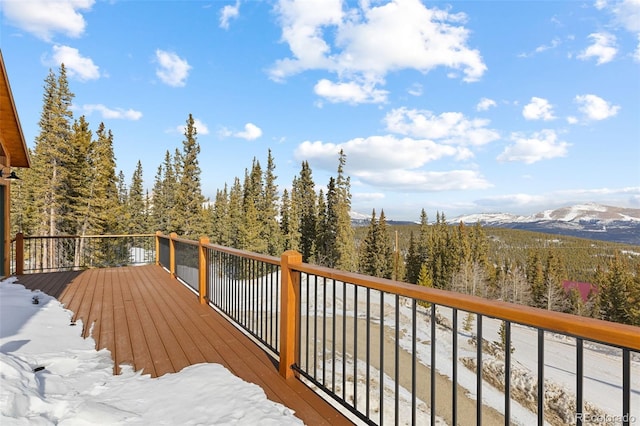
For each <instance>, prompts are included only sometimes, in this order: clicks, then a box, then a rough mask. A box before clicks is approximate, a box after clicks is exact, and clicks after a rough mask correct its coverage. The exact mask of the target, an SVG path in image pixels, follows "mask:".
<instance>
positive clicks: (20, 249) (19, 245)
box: [16, 232, 24, 275]
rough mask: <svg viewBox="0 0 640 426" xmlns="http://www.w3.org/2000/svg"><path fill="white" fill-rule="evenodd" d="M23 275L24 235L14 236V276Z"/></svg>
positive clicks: (20, 233) (19, 233)
mask: <svg viewBox="0 0 640 426" xmlns="http://www.w3.org/2000/svg"><path fill="white" fill-rule="evenodd" d="M22 274H24V234H23V233H22V232H18V233H17V234H16V275H22Z"/></svg>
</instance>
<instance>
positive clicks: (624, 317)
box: [599, 252, 637, 324]
mask: <svg viewBox="0 0 640 426" xmlns="http://www.w3.org/2000/svg"><path fill="white" fill-rule="evenodd" d="M632 285H633V279H632V278H631V276H630V274H629V273H628V272H627V270H626V265H625V263H624V259H623V258H622V256H621V255H620V253H618V252H616V254H615V256H614V258H613V259H612V260H611V263H610V265H609V271H608V272H607V274H606V279H605V281H604V282H603V283H601V286H600V292H599V298H600V304H599V305H600V312H601V318H602V319H604V320H607V321H613V322H619V323H623V324H631V323H632V309H633V308H632V306H630V302H631V297H630V296H631V295H630V292H629V289H630V288H631V287H632ZM636 308H637V307H636Z"/></svg>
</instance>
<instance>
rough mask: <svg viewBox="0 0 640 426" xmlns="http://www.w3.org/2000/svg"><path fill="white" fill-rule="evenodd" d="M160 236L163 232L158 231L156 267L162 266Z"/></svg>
mask: <svg viewBox="0 0 640 426" xmlns="http://www.w3.org/2000/svg"><path fill="white" fill-rule="evenodd" d="M160 235H162V232H160V231H156V265H160Z"/></svg>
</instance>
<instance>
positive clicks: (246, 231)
mask: <svg viewBox="0 0 640 426" xmlns="http://www.w3.org/2000/svg"><path fill="white" fill-rule="evenodd" d="M261 179H262V169H261V167H260V163H259V162H258V161H256V159H255V158H254V159H253V166H252V168H251V173H249V172H248V171H247V170H245V178H244V184H243V194H244V195H243V197H242V212H243V215H242V219H243V220H242V226H241V228H240V235H239V239H240V247H239V248H241V249H243V250H248V251H253V252H257V253H265V252H266V249H267V242H266V241H265V240H264V239H263V235H262V225H263V224H262V223H260V217H259V216H260V214H259V212H258V206H259V205H260V204H261V200H260V197H261V194H262V181H261Z"/></svg>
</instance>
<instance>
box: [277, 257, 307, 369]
mask: <svg viewBox="0 0 640 426" xmlns="http://www.w3.org/2000/svg"><path fill="white" fill-rule="evenodd" d="M300 263H302V255H301V254H300V253H298V252H297V251H295V250H288V251H286V252H284V253H283V254H282V257H281V262H280V269H281V275H280V280H281V282H280V285H281V291H280V293H281V295H280V297H281V299H280V301H281V304H280V306H281V309H280V315H281V317H280V325H281V327H282V328H281V330H280V375H281V376H282V377H284V378H285V379H289V378H292V377H293V376H294V370H293V369H292V368H291V366H292V365H293V364H294V363H295V362H296V359H298V353H299V350H300V346H299V343H298V338H297V336H298V330H299V328H300V312H299V309H300V308H299V299H300V273H299V272H295V271H293V270H292V269H291V268H290V265H297V264H300Z"/></svg>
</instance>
